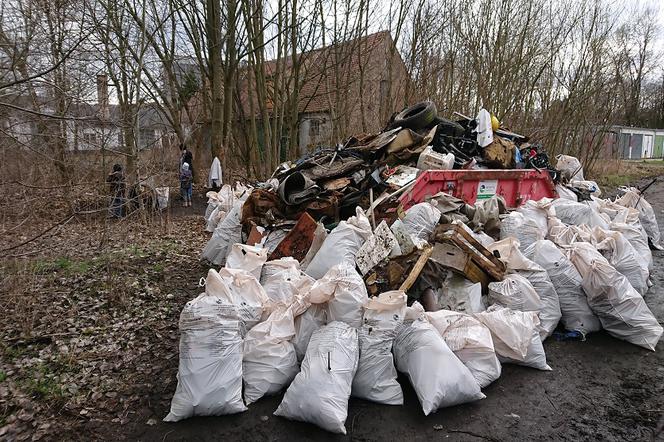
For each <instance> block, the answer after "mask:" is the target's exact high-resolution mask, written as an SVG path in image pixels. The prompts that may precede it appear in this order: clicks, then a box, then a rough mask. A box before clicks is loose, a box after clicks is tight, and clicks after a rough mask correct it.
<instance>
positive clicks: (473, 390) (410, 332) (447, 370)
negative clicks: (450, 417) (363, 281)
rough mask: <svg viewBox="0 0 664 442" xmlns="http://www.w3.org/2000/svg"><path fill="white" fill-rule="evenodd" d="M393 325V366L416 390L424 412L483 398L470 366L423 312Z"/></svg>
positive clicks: (428, 412)
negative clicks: (394, 363)
mask: <svg viewBox="0 0 664 442" xmlns="http://www.w3.org/2000/svg"><path fill="white" fill-rule="evenodd" d="M406 318H407V319H406V321H405V322H404V323H402V324H401V325H399V326H398V327H397V336H396V338H395V339H394V345H393V349H392V351H393V352H394V359H395V361H396V366H397V369H398V370H399V371H400V372H402V373H405V374H406V375H407V376H408V379H410V383H411V384H412V385H413V388H414V389H415V393H417V397H418V399H419V400H420V404H421V405H422V411H423V412H424V415H425V416H428V415H429V414H430V413H432V412H434V411H436V410H438V409H439V408H443V407H451V406H453V405H458V404H463V403H466V402H472V401H476V400H479V399H484V398H485V396H484V394H482V391H481V390H480V386H479V384H478V383H477V381H476V380H475V378H474V377H473V374H472V373H471V372H470V370H469V369H468V368H467V367H466V366H465V365H463V362H461V361H460V360H459V358H457V357H456V356H455V355H454V353H453V352H452V350H450V348H449V347H448V346H447V344H446V343H445V340H444V339H443V338H442V337H441V336H440V333H438V331H436V329H435V328H434V327H433V325H431V324H430V323H429V321H428V320H427V319H426V317H425V316H424V315H420V317H418V318H417V319H415V320H408V313H406Z"/></svg>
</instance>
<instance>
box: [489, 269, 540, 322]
mask: <svg viewBox="0 0 664 442" xmlns="http://www.w3.org/2000/svg"><path fill="white" fill-rule="evenodd" d="M488 300H489V304H498V305H502V306H503V307H508V308H511V309H513V310H519V311H522V312H537V313H539V312H540V311H541V310H542V300H541V299H540V297H539V295H538V294H537V292H536V291H535V288H534V287H533V285H532V284H531V283H530V282H528V280H527V279H526V278H525V277H524V276H521V275H519V274H516V273H511V274H509V275H505V278H504V279H503V280H502V281H497V282H490V283H489V294H488Z"/></svg>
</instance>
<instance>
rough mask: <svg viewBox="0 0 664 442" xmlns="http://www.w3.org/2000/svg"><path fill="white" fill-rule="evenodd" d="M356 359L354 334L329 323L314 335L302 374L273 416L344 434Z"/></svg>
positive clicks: (344, 325) (353, 331)
mask: <svg viewBox="0 0 664 442" xmlns="http://www.w3.org/2000/svg"><path fill="white" fill-rule="evenodd" d="M358 358H359V351H358V338H357V330H355V329H354V328H352V327H350V326H349V325H348V324H345V323H343V322H331V323H329V324H327V325H326V326H324V327H322V328H321V329H319V330H317V331H315V332H314V333H313V335H312V336H311V340H310V341H309V346H308V348H307V353H306V356H305V358H304V361H303V362H302V370H301V371H300V373H298V374H297V376H295V379H294V380H293V383H291V385H290V387H288V390H286V394H285V395H284V398H283V400H282V401H281V404H279V407H278V408H277V410H276V411H275V412H274V415H275V416H282V417H285V418H287V419H292V420H298V421H303V422H309V423H312V424H315V425H318V426H319V427H321V428H323V429H324V430H327V431H330V432H333V433H341V434H346V427H345V425H344V424H345V422H346V418H347V417H348V399H349V398H350V393H351V384H352V382H353V377H354V376H355V372H356V371H357V364H358Z"/></svg>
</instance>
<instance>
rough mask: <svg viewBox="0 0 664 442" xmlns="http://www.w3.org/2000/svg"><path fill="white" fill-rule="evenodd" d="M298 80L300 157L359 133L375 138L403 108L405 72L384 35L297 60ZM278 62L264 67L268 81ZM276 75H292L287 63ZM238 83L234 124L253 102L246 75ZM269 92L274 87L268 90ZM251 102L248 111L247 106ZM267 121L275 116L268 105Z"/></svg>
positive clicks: (246, 115) (274, 111)
mask: <svg viewBox="0 0 664 442" xmlns="http://www.w3.org/2000/svg"><path fill="white" fill-rule="evenodd" d="M298 57H301V58H299V61H300V72H299V73H298V75H300V77H299V78H300V80H299V82H298V84H299V88H298V93H297V94H296V96H297V130H296V132H297V133H295V134H282V137H290V136H296V137H297V143H296V144H297V146H298V151H299V154H303V153H304V152H306V151H307V150H308V149H310V148H312V147H314V146H317V145H326V146H330V145H334V144H336V143H338V142H340V141H342V140H343V139H345V138H347V137H349V136H351V135H353V134H359V133H370V132H377V131H379V130H380V129H382V128H383V127H384V125H385V124H386V122H387V120H388V119H389V117H390V116H391V115H392V113H393V112H394V111H397V110H400V109H401V108H402V107H403V106H404V105H405V98H404V94H405V86H406V81H407V80H408V73H407V71H406V66H405V64H404V62H403V60H402V58H401V55H400V54H399V51H398V50H397V49H396V46H395V44H394V41H393V40H392V37H391V35H390V33H389V32H388V31H381V32H378V33H375V34H371V35H368V36H365V37H360V38H356V39H353V40H349V41H345V42H341V43H337V44H333V45H329V46H325V47H322V48H319V49H315V50H312V51H309V52H305V53H302V54H298ZM277 63H278V61H277V60H271V61H268V62H266V63H265V65H264V69H265V73H266V75H265V76H266V78H267V79H268V81H270V79H271V78H272V75H273V74H274V73H275V72H276V71H277V69H278V66H277ZM281 64H282V66H281V67H280V69H281V75H282V77H283V76H288V75H290V74H292V69H293V68H292V63H291V62H290V58H289V59H288V60H281ZM239 76H240V79H239V82H238V95H239V102H240V106H239V109H238V112H237V113H238V119H239V120H240V121H242V120H244V121H246V120H247V119H248V118H249V117H248V116H249V115H250V114H251V112H252V111H251V109H254V113H255V115H256V118H257V119H258V120H260V116H259V115H258V114H257V113H256V111H255V109H256V108H258V106H257V102H256V100H257V98H256V97H255V96H253V97H252V98H251V99H250V98H249V97H250V96H251V93H250V92H249V91H248V89H249V84H251V81H250V77H251V73H248V72H247V70H246V69H245V70H243V71H242V70H241V72H240V75H239ZM268 86H269V87H270V88H274V87H275V86H274V85H272V84H269V85H268ZM251 100H253V101H254V103H253V106H252V105H251V103H250V101H251ZM266 107H267V110H268V112H269V114H270V118H274V117H275V114H278V113H279V111H280V110H278V109H276V110H275V109H274V106H273V105H272V103H267V106H266Z"/></svg>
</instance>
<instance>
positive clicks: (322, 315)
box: [291, 304, 327, 361]
mask: <svg viewBox="0 0 664 442" xmlns="http://www.w3.org/2000/svg"><path fill="white" fill-rule="evenodd" d="M325 324H327V309H326V305H325V304H311V306H310V307H309V308H308V309H307V310H306V311H305V312H304V313H302V314H301V315H300V316H298V317H297V318H295V336H293V339H292V340H291V342H292V343H293V346H294V347H295V354H296V355H297V360H298V361H302V359H304V355H305V354H306V352H307V346H308V345H309V340H310V339H311V335H312V334H313V333H314V332H315V331H316V330H318V329H319V328H321V327H322V326H324V325H325Z"/></svg>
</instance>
